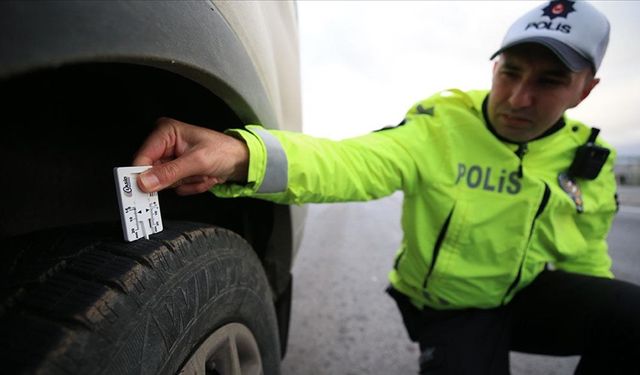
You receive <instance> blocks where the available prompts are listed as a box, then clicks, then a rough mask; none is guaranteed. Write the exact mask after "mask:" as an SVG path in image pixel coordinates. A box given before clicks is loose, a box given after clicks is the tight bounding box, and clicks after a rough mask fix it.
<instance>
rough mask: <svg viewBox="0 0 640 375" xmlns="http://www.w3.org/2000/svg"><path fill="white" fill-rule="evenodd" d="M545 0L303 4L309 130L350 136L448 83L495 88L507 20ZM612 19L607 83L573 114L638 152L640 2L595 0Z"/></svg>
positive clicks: (390, 121) (395, 117)
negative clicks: (496, 57)
mask: <svg viewBox="0 0 640 375" xmlns="http://www.w3.org/2000/svg"><path fill="white" fill-rule="evenodd" d="M540 3H541V2H540V1H310V0H303V1H299V2H298V17H299V28H300V49H301V70H302V95H303V121H304V126H303V131H304V132H305V133H308V134H312V135H315V136H321V137H327V138H331V139H343V138H347V137H351V136H356V135H360V134H363V133H367V132H370V131H372V130H376V129H380V128H382V127H384V126H388V125H395V124H397V123H399V122H400V121H401V120H402V118H403V117H404V114H405V113H406V111H407V110H408V109H409V108H410V107H411V106H412V105H413V104H414V103H416V102H417V101H419V100H421V99H424V98H427V97H429V96H431V95H433V94H435V93H437V92H439V91H442V90H445V89H449V88H459V89H462V90H470V89H489V88H490V84H491V69H492V66H493V62H491V61H490V60H489V57H490V56H491V55H492V54H493V52H495V51H496V50H497V49H498V48H499V46H500V43H501V41H502V38H503V37H504V33H505V32H506V31H507V29H508V28H509V26H510V25H511V24H512V22H513V21H515V19H516V18H518V17H519V16H520V15H522V14H524V13H525V12H527V11H528V10H530V9H532V8H534V7H536V6H537V5H538V4H540ZM591 3H592V4H593V5H595V6H596V7H597V8H598V9H600V10H601V11H602V12H603V13H604V14H605V15H606V16H607V17H608V19H609V21H610V23H611V36H610V41H609V47H608V50H607V54H606V56H605V58H604V60H603V62H602V66H601V68H600V70H599V71H598V74H597V77H599V78H600V79H601V82H600V84H599V85H598V86H597V87H596V88H595V89H594V91H593V92H592V93H591V95H590V96H589V97H588V98H587V99H586V100H585V101H584V102H582V103H581V104H580V105H579V106H578V107H577V108H575V109H571V110H569V112H568V115H569V116H570V117H572V118H576V119H578V120H581V121H583V122H585V123H587V124H588V125H591V126H594V127H598V128H600V129H601V133H600V134H601V136H603V137H604V138H605V139H606V140H607V141H609V143H611V144H612V145H613V146H614V147H616V148H617V149H618V152H619V153H620V154H621V155H640V121H639V120H638V119H637V108H638V107H640V68H638V66H640V42H639V41H638V40H636V39H638V38H640V22H638V21H637V20H638V19H639V18H640V1H610V0H609V1H591Z"/></svg>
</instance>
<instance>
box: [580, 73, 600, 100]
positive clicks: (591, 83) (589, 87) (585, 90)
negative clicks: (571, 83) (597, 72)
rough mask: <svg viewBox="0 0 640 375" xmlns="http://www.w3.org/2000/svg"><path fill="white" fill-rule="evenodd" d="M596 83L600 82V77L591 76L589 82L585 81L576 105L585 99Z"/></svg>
mask: <svg viewBox="0 0 640 375" xmlns="http://www.w3.org/2000/svg"><path fill="white" fill-rule="evenodd" d="M598 83H600V78H591V80H590V81H589V82H587V83H585V85H584V88H583V89H582V92H581V93H580V101H579V102H578V103H577V104H576V105H578V104H580V103H581V102H582V101H583V100H585V99H586V98H587V96H589V94H591V90H593V88H594V87H596V85H597V84H598Z"/></svg>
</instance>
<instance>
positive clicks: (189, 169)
mask: <svg viewBox="0 0 640 375" xmlns="http://www.w3.org/2000/svg"><path fill="white" fill-rule="evenodd" d="M133 165H152V166H153V168H151V169H149V170H148V171H145V172H144V173H141V174H140V176H138V186H140V189H142V190H143V191H145V192H153V191H159V190H162V189H165V188H167V187H175V189H176V192H177V193H178V194H180V195H190V194H197V193H202V192H204V191H207V190H209V189H210V188H211V187H212V186H214V185H217V184H221V183H224V182H227V181H235V182H244V181H246V179H247V169H248V165H249V151H248V148H247V145H246V144H245V143H244V142H243V141H241V140H239V139H236V138H234V137H231V136H228V135H226V134H223V133H220V132H217V131H214V130H210V129H206V128H201V127H197V126H193V125H189V124H186V123H184V122H180V121H177V120H174V119H170V118H164V117H163V118H160V119H158V120H157V126H156V129H155V130H154V131H153V132H152V133H151V134H150V135H149V137H148V138H147V139H146V140H145V142H144V143H143V145H142V147H141V148H140V149H139V150H138V152H137V153H136V155H135V157H134V160H133Z"/></svg>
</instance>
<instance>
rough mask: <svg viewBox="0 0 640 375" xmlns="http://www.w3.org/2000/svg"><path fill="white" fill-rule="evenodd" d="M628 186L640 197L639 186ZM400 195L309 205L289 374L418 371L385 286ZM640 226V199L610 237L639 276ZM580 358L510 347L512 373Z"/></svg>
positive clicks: (624, 211) (553, 370) (564, 367)
mask: <svg viewBox="0 0 640 375" xmlns="http://www.w3.org/2000/svg"><path fill="white" fill-rule="evenodd" d="M629 192H630V193H633V194H634V197H635V194H637V196H638V197H640V189H631V190H629ZM639 201H640V200H639ZM401 202H402V196H401V195H400V194H396V195H393V196H391V197H388V198H385V199H381V200H378V201H374V202H368V203H344V204H329V205H310V206H309V213H308V218H307V226H306V229H305V236H304V239H303V243H302V246H301V250H300V253H299V254H298V257H297V259H296V263H295V265H294V269H293V274H294V293H293V307H292V321H291V328H290V340H289V350H288V353H287V357H286V358H285V360H284V362H283V370H282V373H283V374H284V375H356V374H362V375H364V374H367V375H369V374H417V372H418V363H417V358H418V355H419V351H418V348H417V345H416V344H413V343H412V342H411V341H410V340H409V338H408V336H407V334H406V332H405V330H404V326H403V325H402V322H401V317H400V314H399V313H398V311H397V308H396V306H395V304H394V302H393V301H392V300H391V299H390V298H389V297H387V295H386V294H385V293H384V289H385V287H386V286H387V272H388V271H389V269H390V268H391V266H392V264H393V256H394V252H395V249H396V248H397V247H398V244H399V243H400V239H401V230H400V208H401ZM625 202H626V201H625ZM634 203H635V201H634ZM638 229H640V206H622V207H621V210H620V212H619V213H618V216H617V218H616V220H615V222H614V226H613V230H612V232H611V234H610V236H609V244H610V248H611V254H612V257H613V259H614V273H615V274H616V276H617V277H618V278H621V279H626V280H630V281H634V282H636V283H640V271H638V270H639V269H640V248H639V246H638V243H640V230H638ZM577 361H578V357H565V358H558V357H546V356H537V355H528V354H520V353H512V354H511V372H512V374H513V375H533V374H548V375H553V374H558V375H560V374H572V373H573V370H574V368H575V365H576V363H577Z"/></svg>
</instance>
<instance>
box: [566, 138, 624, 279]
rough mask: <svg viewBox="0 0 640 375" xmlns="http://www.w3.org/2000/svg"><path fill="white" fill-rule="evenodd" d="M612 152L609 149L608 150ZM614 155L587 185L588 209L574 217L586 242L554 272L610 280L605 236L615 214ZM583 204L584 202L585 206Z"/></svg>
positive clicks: (612, 154) (611, 275)
mask: <svg viewBox="0 0 640 375" xmlns="http://www.w3.org/2000/svg"><path fill="white" fill-rule="evenodd" d="M612 150H613V149H612ZM614 160H615V152H614V151H612V153H611V155H610V157H609V160H607V163H606V164H605V165H604V167H603V169H602V171H601V173H600V176H599V177H598V178H597V179H596V180H594V181H590V182H589V183H590V184H592V185H591V187H590V188H591V191H592V193H591V194H590V196H589V197H585V199H589V200H590V201H591V202H590V204H591V209H590V210H588V207H586V206H585V212H584V213H582V214H576V224H577V226H578V229H579V230H580V232H581V234H582V237H583V238H584V240H585V242H586V249H585V251H582V252H578V253H576V255H575V256H573V257H570V258H567V259H564V260H563V261H561V262H558V263H557V264H556V266H557V268H558V269H561V270H564V271H567V272H575V273H581V274H587V275H593V276H601V277H609V278H611V277H613V273H612V272H611V264H612V262H611V257H610V256H609V254H608V245H607V235H608V233H609V231H610V229H611V225H612V223H613V219H614V217H615V214H616V212H617V208H618V207H617V200H616V182H615V177H614V172H613V166H614ZM586 204H587V201H586V200H585V205H586Z"/></svg>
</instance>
